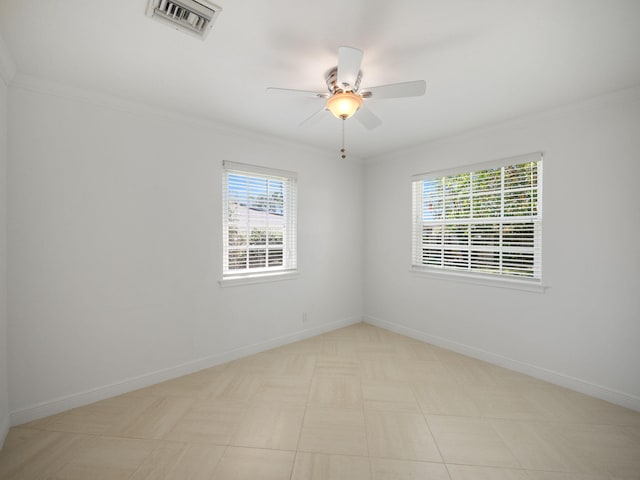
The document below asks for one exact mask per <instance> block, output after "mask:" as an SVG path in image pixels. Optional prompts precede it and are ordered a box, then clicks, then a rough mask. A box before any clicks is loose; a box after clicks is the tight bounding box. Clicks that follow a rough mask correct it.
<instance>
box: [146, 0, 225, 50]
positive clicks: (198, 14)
mask: <svg viewBox="0 0 640 480" xmlns="http://www.w3.org/2000/svg"><path fill="white" fill-rule="evenodd" d="M221 11H222V8H220V7H219V6H217V5H214V4H213V3H211V2H207V1H205V0H199V1H195V0H178V1H173V0H171V1H169V0H149V4H148V5H147V16H148V17H152V18H155V19H157V20H159V21H161V22H163V23H166V24H168V25H171V26H172V27H173V28H175V29H176V30H180V31H182V32H185V33H188V34H190V35H194V36H196V37H198V38H202V39H203V40H204V39H205V38H206V36H207V34H208V33H209V30H211V27H212V26H213V22H214V21H215V19H216V17H217V16H218V14H219V13H220V12H221Z"/></svg>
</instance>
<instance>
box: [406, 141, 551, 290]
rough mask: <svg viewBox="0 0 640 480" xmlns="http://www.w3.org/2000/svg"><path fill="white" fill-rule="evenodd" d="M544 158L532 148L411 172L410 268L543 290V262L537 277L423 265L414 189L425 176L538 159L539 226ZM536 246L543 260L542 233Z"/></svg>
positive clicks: (432, 275) (438, 276)
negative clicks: (529, 151)
mask: <svg viewBox="0 0 640 480" xmlns="http://www.w3.org/2000/svg"><path fill="white" fill-rule="evenodd" d="M543 159H544V154H543V152H533V153H528V154H525V155H518V156H513V157H507V158H502V159H499V160H493V161H488V162H481V163H474V164H467V165H461V166H458V167H454V168H450V169H444V170H437V171H432V172H427V173H421V174H416V175H412V176H411V192H412V199H411V206H412V209H411V212H412V213H411V214H412V219H411V249H410V256H411V261H410V268H409V272H410V273H411V274H415V276H417V277H425V278H435V279H441V280H448V281H455V282H462V283H470V284H476V285H486V286H494V287H501V288H510V289H516V290H524V291H531V292H538V293H544V292H545V290H546V289H547V288H548V287H547V286H545V285H544V284H543V281H542V268H541V265H540V276H539V277H536V278H529V277H519V276H516V275H504V274H501V273H499V274H493V273H482V272H473V271H465V270H462V269H461V270H458V269H454V268H444V267H437V266H433V267H431V266H428V265H422V264H418V263H416V255H417V250H418V249H420V248H421V247H420V245H421V244H420V242H417V237H416V236H417V232H416V226H417V224H418V221H417V220H416V215H417V214H418V213H417V212H416V207H417V205H416V203H415V202H416V197H415V190H414V188H415V184H416V182H421V181H424V180H433V179H439V178H442V177H446V176H453V175H459V174H465V173H473V172H478V171H482V170H487V169H495V168H502V167H505V166H511V165H519V164H522V163H529V162H539V163H538V165H539V167H538V183H537V190H538V197H537V211H538V215H537V216H538V217H539V221H538V225H539V228H540V229H542V202H543V196H542V186H543V179H542V175H543ZM460 220H463V219H460ZM540 235H541V234H540ZM536 247H537V248H538V249H539V250H540V253H539V255H540V257H539V258H538V259H537V261H540V262H541V261H542V260H541V254H542V252H541V250H542V237H541V236H540V239H539V244H538V245H537V246H536V245H534V248H536ZM443 248H444V247H443Z"/></svg>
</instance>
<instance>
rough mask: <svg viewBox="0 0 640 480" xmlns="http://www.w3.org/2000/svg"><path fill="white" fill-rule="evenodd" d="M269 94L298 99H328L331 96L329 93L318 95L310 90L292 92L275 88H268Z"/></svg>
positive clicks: (287, 89)
mask: <svg viewBox="0 0 640 480" xmlns="http://www.w3.org/2000/svg"><path fill="white" fill-rule="evenodd" d="M267 93H272V94H277V95H297V96H298V97H308V98H327V97H328V96H329V94H328V93H318V92H311V91H309V90H292V89H290V88H275V87H268V88H267Z"/></svg>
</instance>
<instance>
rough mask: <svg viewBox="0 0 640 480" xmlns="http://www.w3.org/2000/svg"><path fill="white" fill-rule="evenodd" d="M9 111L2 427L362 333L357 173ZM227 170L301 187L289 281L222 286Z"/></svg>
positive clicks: (104, 113) (266, 151)
mask: <svg viewBox="0 0 640 480" xmlns="http://www.w3.org/2000/svg"><path fill="white" fill-rule="evenodd" d="M73 96H77V97H82V98H85V97H86V98H88V100H87V99H86V98H85V99H79V98H72V97H73ZM10 107H11V124H10V136H11V140H12V141H11V145H10V161H11V168H10V173H9V184H10V185H11V189H10V203H9V205H10V209H9V244H10V246H11V251H12V253H11V258H10V261H9V275H10V278H11V284H10V307H9V310H10V311H9V318H10V325H9V337H10V338H11V344H10V347H9V359H10V365H11V369H10V379H9V383H10V386H11V390H10V408H11V410H12V411H13V412H14V414H12V419H13V421H14V423H20V422H21V421H25V420H28V419H30V418H35V417H38V416H42V415H46V414H50V413H52V412H53V411H56V410H61V409H63V408H69V406H72V405H75V404H81V403H86V402H88V401H93V400H95V399H96V398H99V397H102V396H106V395H109V394H113V393H114V392H116V391H118V390H123V389H127V388H131V387H132V386H136V385H140V384H143V383H149V382H150V381H156V380H158V379H160V378H163V375H164V376H166V374H167V372H166V371H165V372H164V373H162V372H161V373H160V374H158V375H154V374H153V372H157V371H164V370H167V369H168V370H167V371H168V372H169V373H170V374H176V375H177V374H179V373H183V372H184V371H188V370H189V369H193V368H196V367H203V366H206V365H209V364H212V363H215V362H217V361H220V360H223V359H227V358H231V357H233V356H237V355H240V354H242V353H244V354H246V353H251V352H253V351H256V350H258V349H260V348H265V347H266V346H270V345H275V344H278V343H281V342H285V341H291V340H292V339H294V338H300V337H303V336H305V335H311V334H313V333H318V332H320V331H322V330H326V329H331V328H337V327H338V326H339V325H341V324H347V323H350V322H351V323H352V322H356V321H360V320H361V319H362V301H363V290H362V284H363V281H362V272H363V267H362V258H361V256H360V255H357V254H356V255H354V252H358V250H359V248H360V246H361V244H362V230H363V229H362V209H363V184H362V182H363V174H362V166H361V165H360V164H359V163H356V162H354V161H344V160H341V159H339V158H337V155H335V154H333V153H328V152H323V151H318V150H313V149H309V148H304V147H301V146H297V145H293V144H288V143H280V142H277V141H274V140H266V139H264V138H260V137H258V136H251V135H249V134H242V133H238V132H235V131H233V130H230V129H225V128H222V127H216V126H213V125H210V124H205V123H198V122H195V121H192V120H188V119H184V118H178V117H175V116H170V115H165V114H161V113H158V112H153V111H151V110H150V109H145V108H143V107H141V106H135V105H130V104H125V103H119V102H116V101H111V100H109V99H107V100H103V99H100V98H98V97H95V98H91V96H90V95H89V96H87V95H85V94H84V93H82V92H73V91H68V90H65V89H64V88H58V87H55V86H50V85H45V84H40V83H38V82H35V81H33V80H32V79H28V78H26V77H21V78H19V79H18V80H17V81H15V82H14V85H12V88H11V91H10ZM223 159H227V160H232V161H238V162H245V163H253V164H259V165H265V166H271V167H275V168H281V169H286V170H292V171H296V172H298V175H299V180H298V182H299V183H298V191H299V205H298V208H299V269H300V275H299V277H298V278H297V279H294V280H287V281H281V282H273V283H266V284H260V285H245V286H238V287H230V288H227V287H225V288H221V287H220V286H219V284H218V280H219V279H220V276H221V269H222V267H221V262H222V259H221V242H222V232H221V208H222V207H221V198H220V197H221V190H220V189H221V164H222V160H223ZM303 312H306V313H307V316H308V322H307V323H304V324H303V322H302V316H303ZM237 349H240V350H237ZM234 350H235V352H234ZM194 362H195V363H194ZM185 364H186V365H185ZM138 376H143V378H142V379H140V380H133V381H130V382H128V383H126V382H127V380H129V379H132V378H134V379H135V377H138ZM119 382H125V384H124V385H114V384H118V383H119ZM102 387H106V388H102ZM94 389H98V390H97V391H95V390H94ZM82 392H85V393H84V394H83V393H82ZM56 400H60V401H58V402H56Z"/></svg>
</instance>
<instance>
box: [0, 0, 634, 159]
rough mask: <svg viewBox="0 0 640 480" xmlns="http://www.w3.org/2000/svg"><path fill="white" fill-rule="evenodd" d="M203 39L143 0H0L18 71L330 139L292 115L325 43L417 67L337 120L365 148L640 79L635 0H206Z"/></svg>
mask: <svg viewBox="0 0 640 480" xmlns="http://www.w3.org/2000/svg"><path fill="white" fill-rule="evenodd" d="M216 3H217V4H219V5H220V6H221V7H222V8H223V11H222V13H221V14H220V16H219V17H218V20H217V21H216V23H215V25H214V26H213V30H212V31H211V32H210V34H209V36H208V38H207V39H206V40H205V41H204V42H203V41H201V40H199V39H195V38H193V37H191V36H188V35H186V34H184V33H181V32H178V31H176V30H173V29H171V28H169V27H167V26H166V25H163V24H161V23H159V22H156V21H153V20H151V19H149V18H148V17H146V16H145V9H146V4H147V0H110V1H97V0H0V34H1V35H2V37H3V38H4V40H5V43H6V44H7V46H8V49H9V51H10V52H11V54H12V56H13V59H14V62H15V63H16V65H17V68H18V71H19V72H20V73H21V74H26V75H33V76H36V77H41V78H44V79H48V80H53V81H56V82H61V83H64V84H67V85H71V86H75V87H79V88H82V89H87V90H92V91H96V92H99V93H102V94H109V95H115V96H118V97H121V98H124V99H129V100H136V101H140V102H143V103H147V104H152V105H155V106H159V107H162V108H168V109H171V110H177V111H180V112H183V113H187V114H190V115H196V116H199V117H206V118H208V119H211V120H214V121H219V122H224V123H227V124H231V125H233V126H237V127H241V128H244V129H249V130H252V131H257V132H261V133H264V134H268V135H272V136H277V137H282V138H285V139H290V140H295V141H297V142H303V143H307V144H311V145H315V146H319V147H321V148H325V149H330V150H335V151H336V154H337V152H338V149H339V148H340V136H341V133H340V128H341V121H340V120H338V119H336V118H333V117H332V116H331V115H330V114H329V113H326V118H323V119H322V121H321V122H319V123H318V124H316V125H314V126H313V127H311V128H304V127H298V124H299V123H300V122H301V121H302V120H303V119H305V118H306V117H308V116H309V115H311V114H312V113H313V112H315V111H317V110H318V109H319V108H322V101H321V100H316V99H307V98H300V97H286V96H278V95H266V94H265V89H266V87H268V86H275V87H283V88H295V89H305V90H314V91H315V90H317V91H321V92H322V91H326V85H325V83H324V73H325V72H326V71H327V70H328V69H329V68H331V67H333V66H335V64H336V57H337V48H338V46H340V45H350V46H355V47H358V48H361V49H363V50H364V60H363V64H362V71H363V80H362V86H363V87H367V86H375V85H381V84H386V83H395V82H403V81H409V80H418V79H424V80H426V82H427V93H426V95H425V96H424V97H418V98H402V99H393V100H378V101H377V102H374V101H373V100H372V101H370V102H369V103H368V106H369V107H370V109H371V110H372V111H374V112H375V113H376V114H377V115H378V116H379V117H381V118H382V120H383V125H382V126H381V127H379V128H377V129H376V130H373V131H369V130H366V129H365V128H364V127H363V126H362V125H361V124H360V123H358V122H356V121H354V119H351V120H347V123H346V136H347V148H348V151H349V152H350V153H351V154H352V155H356V156H359V157H364V158H366V157H371V156H375V155H377V154H379V153H382V152H388V151H392V150H395V149H398V148H402V147H405V146H410V145H414V144H418V143H422V142H425V141H428V140H432V139H434V138H438V137H442V136H446V135H451V134H453V133H457V132H461V131H465V130H469V129H472V128H475V127H479V126H483V125H487V124H491V123H496V122H500V121H503V120H506V119H509V118H513V117H517V116H521V115H525V114H528V113H533V112H537V111H541V110H545V109H548V108H552V107H556V106H560V105H564V104H568V103H571V102H573V101H576V100H580V99H583V98H588V97H591V96H594V95H598V94H601V93H605V92H610V91H614V90H619V89H623V88H628V87H632V86H636V85H640V0H395V1H379V0H350V1H345V0H323V1H305V0H217V1H216Z"/></svg>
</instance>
